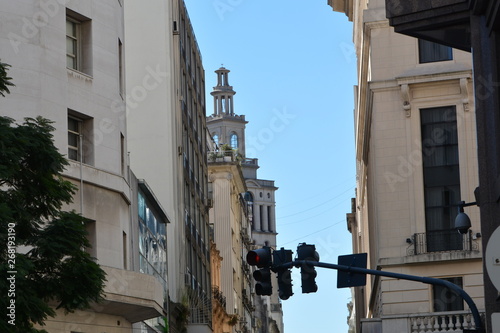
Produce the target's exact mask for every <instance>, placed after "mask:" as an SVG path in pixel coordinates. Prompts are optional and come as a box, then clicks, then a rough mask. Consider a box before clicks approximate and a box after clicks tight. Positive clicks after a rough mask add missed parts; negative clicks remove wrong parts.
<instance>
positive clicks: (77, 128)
mask: <svg viewBox="0 0 500 333" xmlns="http://www.w3.org/2000/svg"><path fill="white" fill-rule="evenodd" d="M81 132H82V121H81V120H79V119H76V118H72V117H68V158H69V159H70V160H74V161H79V160H80V146H81V141H80V135H81Z"/></svg>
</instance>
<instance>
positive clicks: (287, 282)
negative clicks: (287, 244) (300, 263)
mask: <svg viewBox="0 0 500 333" xmlns="http://www.w3.org/2000/svg"><path fill="white" fill-rule="evenodd" d="M273 261H274V266H275V267H276V266H280V265H283V264H286V263H289V262H292V251H291V250H285V249H284V248H281V250H276V251H274V252H273ZM275 270H276V272H277V273H278V295H279V298H280V299H282V300H287V299H289V298H290V296H292V295H293V288H292V286H293V284H292V270H291V269H289V268H276V269H275Z"/></svg>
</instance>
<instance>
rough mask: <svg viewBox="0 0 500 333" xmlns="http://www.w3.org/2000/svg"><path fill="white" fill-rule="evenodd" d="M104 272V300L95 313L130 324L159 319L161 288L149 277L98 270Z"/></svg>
mask: <svg viewBox="0 0 500 333" xmlns="http://www.w3.org/2000/svg"><path fill="white" fill-rule="evenodd" d="M101 268H102V269H103V270H104V271H105V272H106V279H107V282H106V286H105V288H104V293H105V300H104V301H103V302H101V303H98V304H95V305H93V306H92V308H93V309H94V310H95V311H96V312H100V313H106V314H111V315H116V316H122V317H124V318H125V319H127V320H128V321H129V322H131V323H136V322H139V321H142V320H146V319H150V318H154V317H158V316H161V315H163V308H162V305H163V287H162V285H161V283H160V282H159V281H158V280H157V279H156V278H155V277H154V276H151V275H147V274H142V273H139V272H134V271H128V270H123V269H117V268H112V267H107V266H101Z"/></svg>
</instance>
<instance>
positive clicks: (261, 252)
mask: <svg viewBox="0 0 500 333" xmlns="http://www.w3.org/2000/svg"><path fill="white" fill-rule="evenodd" d="M247 263H248V264H249V265H252V266H257V267H259V268H262V267H271V265H272V263H273V261H272V258H271V248H269V247H267V246H265V247H263V248H261V249H257V250H253V251H250V252H248V253H247Z"/></svg>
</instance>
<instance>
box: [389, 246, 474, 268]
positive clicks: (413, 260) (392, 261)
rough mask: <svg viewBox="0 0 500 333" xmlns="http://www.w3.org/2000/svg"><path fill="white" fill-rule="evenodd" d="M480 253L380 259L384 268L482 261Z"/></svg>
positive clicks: (417, 255) (429, 254) (435, 254)
mask: <svg viewBox="0 0 500 333" xmlns="http://www.w3.org/2000/svg"><path fill="white" fill-rule="evenodd" d="M481 259H482V255H481V252H480V251H476V250H473V251H449V252H429V253H423V254H416V255H409V256H405V257H393V258H380V259H379V265H380V266H382V267H387V266H399V265H408V264H423V263H430V262H432V263H435V262H442V261H447V262H449V261H458V260H481Z"/></svg>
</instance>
